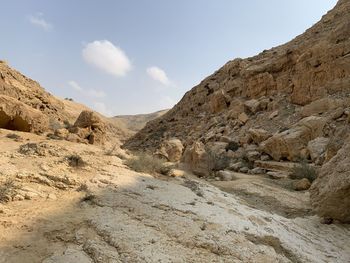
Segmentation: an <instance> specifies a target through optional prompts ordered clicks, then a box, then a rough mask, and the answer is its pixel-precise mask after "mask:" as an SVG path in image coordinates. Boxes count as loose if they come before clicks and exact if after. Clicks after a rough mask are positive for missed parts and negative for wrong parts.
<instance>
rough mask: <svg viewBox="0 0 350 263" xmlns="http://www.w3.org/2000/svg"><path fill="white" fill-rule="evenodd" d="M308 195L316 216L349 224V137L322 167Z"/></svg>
mask: <svg viewBox="0 0 350 263" xmlns="http://www.w3.org/2000/svg"><path fill="white" fill-rule="evenodd" d="M310 194H311V203H312V205H313V207H314V210H315V211H316V213H317V214H318V215H320V216H322V217H325V218H332V219H335V220H339V221H341V222H344V223H350V137H349V138H348V139H347V141H346V143H345V145H344V146H343V147H342V149H340V150H339V151H338V153H337V155H336V156H335V157H333V158H332V159H331V160H330V161H329V162H328V163H326V164H325V165H324V166H323V167H322V169H321V172H320V174H319V176H318V178H317V179H316V181H315V182H314V183H313V184H312V186H311V188H310Z"/></svg>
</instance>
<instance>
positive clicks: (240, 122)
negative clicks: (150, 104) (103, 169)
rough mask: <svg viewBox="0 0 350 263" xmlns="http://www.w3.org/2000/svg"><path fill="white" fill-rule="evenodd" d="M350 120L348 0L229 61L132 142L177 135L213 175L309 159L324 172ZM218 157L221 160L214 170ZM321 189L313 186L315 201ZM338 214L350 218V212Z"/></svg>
mask: <svg viewBox="0 0 350 263" xmlns="http://www.w3.org/2000/svg"><path fill="white" fill-rule="evenodd" d="M349 121H350V1H349V0H340V1H339V2H338V3H337V5H336V7H335V8H334V9H333V10H331V11H330V12H328V13H327V14H326V15H325V16H323V17H322V19H321V21H320V22H318V23H317V24H315V25H314V26H313V27H312V28H310V29H308V30H307V31H306V32H305V33H303V34H302V35H300V36H298V37H296V38H295V39H293V40H292V41H290V42H288V43H286V44H284V45H281V46H279V47H275V48H272V49H270V50H265V51H263V52H262V53H260V54H259V55H257V56H255V57H251V58H246V59H239V58H238V59H234V60H232V61H230V62H228V63H227V64H226V65H224V66H223V67H222V68H221V69H219V70H218V71H216V72H215V73H214V74H212V75H211V76H209V77H207V78H206V79H204V80H203V81H202V82H201V83H200V84H199V85H198V86H196V87H194V88H192V89H191V90H190V91H189V92H187V93H186V94H185V96H184V97H183V98H182V99H181V101H180V102H179V103H178V104H177V105H175V107H174V108H173V109H171V110H170V111H168V112H167V113H166V114H165V115H164V116H162V117H160V118H158V119H156V120H154V121H151V122H149V123H148V124H147V125H146V127H145V128H143V129H142V130H141V131H140V132H138V133H137V134H136V135H135V136H133V137H132V138H131V139H130V140H128V141H127V143H126V144H125V147H126V148H128V149H131V150H134V149H135V150H136V149H138V150H140V149H144V150H146V151H150V152H153V153H155V152H159V151H160V152H164V150H163V149H164V146H163V144H167V141H168V140H169V139H172V138H176V139H177V140H180V142H178V143H182V144H183V146H184V149H185V150H184V152H183V155H182V161H183V162H185V163H186V164H187V165H188V167H189V168H190V169H191V170H192V171H194V172H195V173H196V174H198V175H199V176H205V177H206V176H209V177H210V176H211V175H210V174H211V171H213V170H218V169H219V170H220V169H224V168H229V167H231V169H234V170H236V171H244V172H248V173H252V172H256V171H257V170H253V169H254V168H264V169H266V168H269V169H270V170H275V168H274V167H272V168H271V166H274V165H272V164H271V162H272V163H273V162H282V164H277V166H282V167H283V166H286V165H287V166H288V165H289V167H293V165H294V164H296V163H298V162H301V161H303V162H308V163H309V164H310V165H315V166H316V169H317V167H321V166H322V165H323V164H326V163H327V162H328V161H329V160H331V159H332V158H333V157H334V156H335V155H336V154H337V152H338V150H339V149H340V148H341V147H342V146H343V145H344V143H345V142H346V137H347V136H348V134H349ZM163 155H164V154H163ZM213 156H214V157H213ZM210 158H211V159H213V158H214V159H215V160H214V161H216V162H221V163H220V164H219V165H217V164H215V163H214V164H213V165H211V166H212V167H211V168H210V169H208V163H209V162H211V161H210ZM242 160H243V161H242ZM214 161H213V162H214ZM286 161H287V162H294V163H287V164H283V162H286ZM225 162H226V164H225V165H224V163H225ZM216 166H219V167H216ZM242 166H243V167H242ZM283 169H284V168H282V170H283ZM323 178H324V177H323ZM347 182H349V180H347ZM328 183H329V182H328ZM328 183H325V185H328ZM316 185H319V184H316ZM348 185H349V184H348V183H344V185H342V186H341V187H340V189H339V191H340V192H341V193H342V194H340V192H339V193H338V194H339V195H338V196H337V197H335V196H334V197H332V198H335V199H332V198H331V199H332V200H333V205H335V203H336V202H334V200H338V198H339V199H342V200H346V201H344V202H343V204H344V206H342V207H341V208H339V211H341V210H342V209H347V208H346V207H347V206H346V205H347V204H348V202H350V196H349V194H348V192H347V191H346V187H348ZM344 187H345V188H344ZM326 188H327V189H328V187H326ZM318 190H319V189H318ZM318 190H314V191H312V193H313V198H315V200H316V199H318V197H317V196H318V193H319V192H318ZM328 191H329V189H328ZM326 192H327V191H326ZM344 198H345V199H344ZM321 200H323V201H325V200H324V199H321ZM323 201H320V200H317V201H315V203H318V204H321V203H322V202H323ZM328 207H329V204H328ZM322 214H323V215H325V214H327V213H322ZM338 216H339V218H341V219H342V220H350V215H349V214H347V215H346V216H345V215H338ZM345 218H346V219H345Z"/></svg>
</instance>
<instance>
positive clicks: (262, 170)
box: [250, 167, 266, 174]
mask: <svg viewBox="0 0 350 263" xmlns="http://www.w3.org/2000/svg"><path fill="white" fill-rule="evenodd" d="M250 172H251V174H265V173H266V171H265V170H264V169H262V168H260V167H255V168H254V169H252V170H251V171H250Z"/></svg>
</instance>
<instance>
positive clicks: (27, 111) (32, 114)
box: [0, 95, 48, 132]
mask: <svg viewBox="0 0 350 263" xmlns="http://www.w3.org/2000/svg"><path fill="white" fill-rule="evenodd" d="M0 128H3V129H8V130H16V131H24V132H43V131H46V130H47V129H48V119H47V117H46V116H45V115H44V114H43V113H41V112H40V111H39V110H35V109H33V108H31V107H29V106H27V105H26V104H24V103H22V102H20V101H18V100H16V99H14V98H11V97H8V96H4V95H0Z"/></svg>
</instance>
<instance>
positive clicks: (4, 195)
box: [0, 179, 19, 203]
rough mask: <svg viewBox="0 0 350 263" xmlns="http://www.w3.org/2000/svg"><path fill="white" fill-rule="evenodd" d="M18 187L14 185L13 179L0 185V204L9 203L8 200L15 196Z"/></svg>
mask: <svg viewBox="0 0 350 263" xmlns="http://www.w3.org/2000/svg"><path fill="white" fill-rule="evenodd" d="M18 188H19V187H18V186H17V185H16V184H15V181H14V180H13V179H7V180H6V181H5V182H3V183H1V184H0V203H5V202H8V201H10V199H11V198H12V197H13V196H15V195H16V190H17V189H18Z"/></svg>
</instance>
